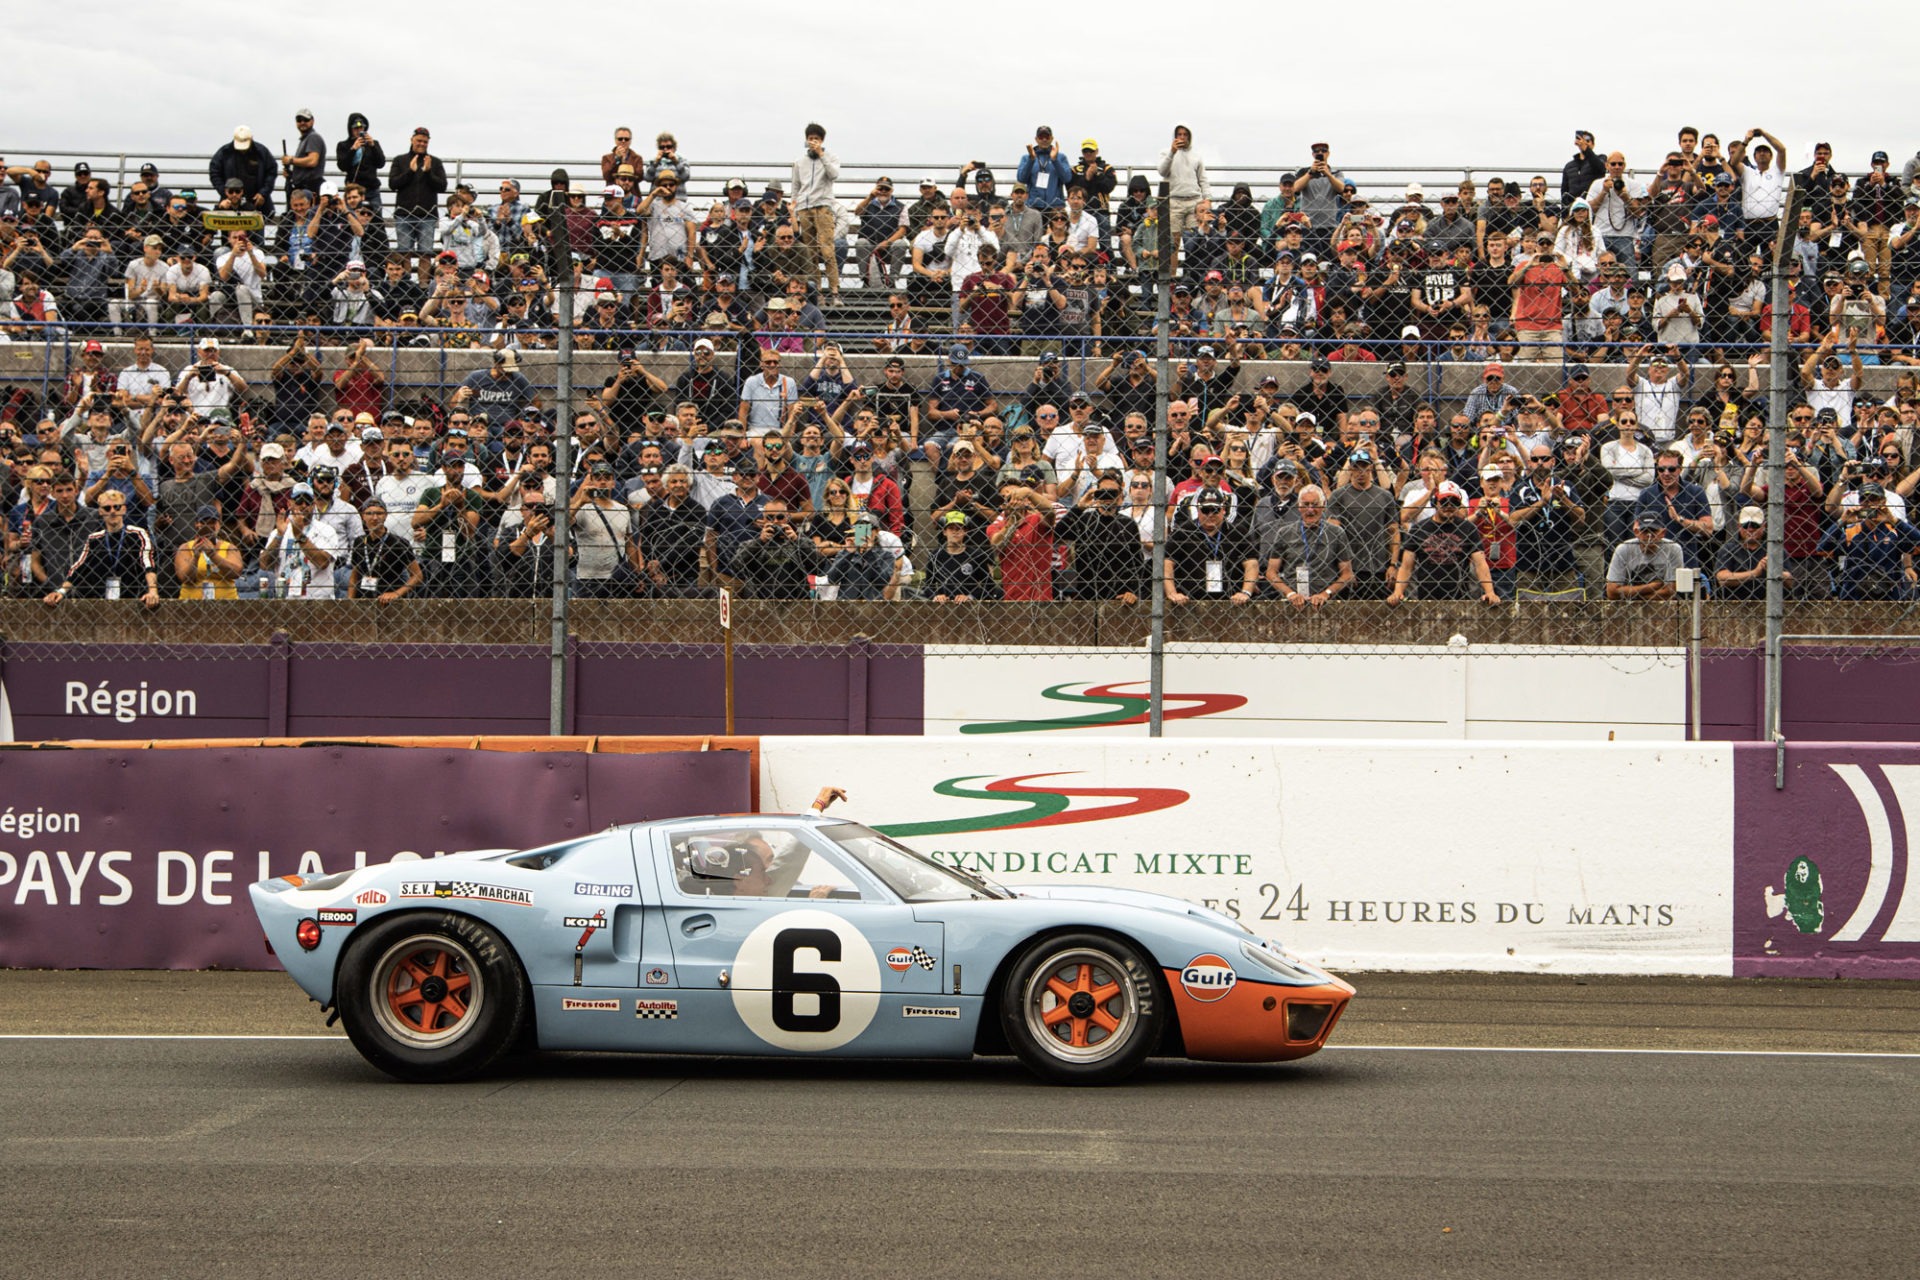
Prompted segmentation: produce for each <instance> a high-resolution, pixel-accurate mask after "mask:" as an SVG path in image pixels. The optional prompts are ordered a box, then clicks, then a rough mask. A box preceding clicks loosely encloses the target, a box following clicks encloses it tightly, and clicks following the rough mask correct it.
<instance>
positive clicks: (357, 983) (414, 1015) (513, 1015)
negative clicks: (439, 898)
mask: <svg viewBox="0 0 1920 1280" xmlns="http://www.w3.org/2000/svg"><path fill="white" fill-rule="evenodd" d="M337 987H338V994H337V998H336V999H337V1003H338V1004H339V1007H340V1020H341V1022H342V1024H343V1025H344V1026H345V1027H346V1030H347V1037H348V1038H349V1039H350V1040H352V1041H353V1044H354V1047H355V1048H356V1049H358V1050H360V1053H361V1055H362V1056H363V1057H365V1058H366V1060H367V1061H368V1062H371V1063H372V1064H373V1065H374V1066H376V1067H378V1068H380V1069H381V1070H382V1071H384V1072H386V1073H387V1074H388V1075H391V1076H394V1077H397V1078H398V1079H401V1080H409V1081H442V1080H459V1079H462V1078H464V1077H467V1076H471V1075H475V1074H477V1073H479V1072H481V1071H484V1070H486V1068H487V1067H489V1066H491V1065H492V1064H493V1063H494V1061H495V1060H496V1059H498V1058H499V1057H500V1055H501V1054H502V1053H504V1052H505V1051H506V1050H507V1049H509V1048H510V1047H511V1046H512V1045H513V1044H514V1042H515V1041H516V1040H517V1039H518V1038H519V1035H520V1030H521V1028H522V1026H523V1025H524V1024H525V1023H526V1018H527V989H526V979H525V977H524V975H522V973H521V972H520V965H519V963H518V962H517V961H516V960H515V959H514V958H513V953H512V952H511V951H510V950H509V949H508V948H507V944H506V942H505V940H504V939H502V938H501V937H500V935H499V934H498V933H496V932H494V931H493V930H492V929H490V928H488V927H487V926H486V925H484V924H481V923H480V922H479V921H477V920H471V919H468V918H467V917H465V916H457V915H450V914H448V915H422V914H415V915H404V916H392V917H389V918H386V919H382V920H379V921H376V922H375V923H373V924H371V925H369V926H368V927H367V928H366V929H364V930H362V931H361V932H360V933H359V934H358V935H357V936H356V937H355V938H354V939H353V941H352V942H351V943H349V944H348V947H347V953H346V955H345V956H344V957H343V958H342V960H341V962H340V976H339V981H338V984H337Z"/></svg>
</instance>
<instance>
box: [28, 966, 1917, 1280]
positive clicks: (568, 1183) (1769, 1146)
mask: <svg viewBox="0 0 1920 1280" xmlns="http://www.w3.org/2000/svg"><path fill="white" fill-rule="evenodd" d="M1357 984H1358V985H1359V987H1360V997H1359V998H1358V999H1357V1000H1356V1002H1355V1004H1354V1006H1353V1009H1352V1011H1351V1013H1350V1014H1349V1016H1348V1018H1347V1020H1346V1021H1345V1022H1344V1023H1343V1024H1342V1026H1341V1028H1340V1030H1339V1032H1338V1033H1337V1036H1336V1040H1337V1041H1338V1042H1339V1043H1340V1044H1342V1045H1343V1046H1344V1047H1342V1048H1338V1049H1330V1050H1328V1051H1327V1052H1325V1053H1322V1054H1321V1055H1319V1056H1318V1057H1316V1058H1313V1059H1309V1060H1308V1061H1306V1062H1302V1063H1296V1064H1291V1065H1286V1066H1279V1067H1224V1066H1210V1065H1198V1064H1186V1063H1176V1062H1155V1063H1152V1064H1149V1066H1148V1067H1147V1069H1145V1070H1144V1071H1142V1072H1141V1073H1140V1075H1139V1076H1138V1077H1136V1078H1135V1080H1134V1081H1133V1082H1131V1083H1129V1084H1127V1085H1125V1086H1122V1087H1118V1088H1113V1089H1102V1090H1061V1089H1053V1088H1047V1087H1044V1086H1041V1085H1038V1084H1035V1083H1033V1082H1031V1081H1030V1080H1029V1078H1028V1077H1027V1076H1026V1075H1025V1074H1024V1073H1023V1072H1022V1071H1021V1070H1020V1069H1019V1068H1018V1067H1017V1066H1016V1065H1015V1064H1013V1063H1012V1062H1011V1061H1006V1060H983V1061H980V1062H975V1063H972V1064H964V1065H962V1064H920V1063H860V1064H845V1063H839V1064H836V1063H821V1062H795V1061H791V1060H754V1061H718V1060H713V1059H693V1058H641V1057H616V1056H601V1055H553V1056H546V1057H540V1058H535V1059H533V1060H531V1061H530V1062H528V1063H524V1064H521V1065H519V1066H517V1067H516V1068H515V1070H514V1071H513V1072H512V1073H511V1074H507V1075H502V1076H500V1077H497V1078H494V1079H489V1080H485V1081H480V1082H476V1083H472V1084H465V1085H455V1086H442V1087H420V1086H404V1085H397V1084H392V1083H389V1082H388V1081H386V1079H385V1078H384V1077H382V1076H380V1075H378V1074H376V1073H375V1072H373V1071H372V1069H371V1068H368V1067H367V1066H365V1065H364V1064H363V1063H362V1062H361V1060H360V1058H359V1057H358V1055H357V1054H355V1053H354V1051H353V1050H352V1048H351V1047H350V1046H349V1045H348V1044H347V1043H346V1041H345V1040H344V1039H343V1038H341V1037H339V1036H338V1035H337V1034H333V1033H326V1032H324V1030H323V1028H322V1027H321V1025H320V1020H319V1018H318V1017H317V1016H316V1014H315V1013H314V1012H313V1011H312V1007H311V1006H309V1005H307V1004H306V1003H305V1001H304V998H303V997H301V996H300V995H299V994H298V993H297V992H296V991H294V990H293V988H292V985H291V984H290V983H289V982H288V981H287V979H286V978H284V977H283V976H280V975H256V974H37V973H0V1036H3V1037H4V1038H0V1275H4V1276H9V1277H11V1276H33V1277H42V1276H121V1275H126V1276H140V1277H142V1278H143V1280H151V1278H154V1277H166V1276H204V1275H214V1274H231V1275H244V1276H267V1275H273V1276H278V1275H290V1276H301V1277H327V1276H346V1275H353V1276H388V1275H392V1276H402V1275H405V1276H444V1275H484V1276H495V1275H498V1276H549V1275H551V1276H562V1275H564V1276H568V1277H591V1276H602V1275H615V1274H621V1275H637V1276H655V1275H674V1276H689V1277H702V1278H705V1277H729V1276H780V1277H814V1276H819V1277H865V1276H886V1277H889V1278H890V1280H899V1278H901V1277H909V1278H918V1277H924V1276H969V1277H971V1276H981V1277H989V1276H1046V1277H1071V1276H1092V1275H1098V1276H1103V1277H1114V1276H1178V1277H1189V1276H1192V1277H1213V1276H1262V1277H1267V1276H1293V1275H1306V1276H1314V1277H1330V1276H1366V1277H1369V1278H1370V1280H1392V1278H1394V1277H1401V1276H1408V1277H1414V1276H1418V1277H1429V1276H1528V1277H1544V1276H1607V1277H1641V1276H1676V1277H1681V1276H1684V1277H1718V1276H1727V1277H1736V1276H1737V1277H1741V1278H1742V1280H1750V1278H1753V1277H1765V1276H1783V1277H1785V1276H1793V1277H1800V1276H1809V1275H1815V1274H1834V1275H1854V1276H1901V1277H1904V1276H1911V1275H1914V1274H1915V1273H1916V1264H1915V1258H1916V1256H1917V1255H1920V1156H1917V1155H1916V1152H1920V1056H1913V1055H1916V1054H1920V984H1909V985H1901V984H1892V983H1786V982H1745V983H1734V982H1720V981H1710V980H1654V979H1631V980H1626V979H1606V980H1601V979H1592V980H1586V981H1578V980H1574V979H1569V978H1520V977H1512V978H1487V977H1460V976H1407V975H1362V976H1360V977H1359V978H1358V979H1357ZM210 1036H221V1037H239V1038H218V1039H214V1038H203V1037H210ZM38 1037H45V1038H38ZM76 1037H80V1038H76ZM276 1037H287V1038H276Z"/></svg>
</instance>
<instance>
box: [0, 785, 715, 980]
mask: <svg viewBox="0 0 1920 1280" xmlns="http://www.w3.org/2000/svg"><path fill="white" fill-rule="evenodd" d="M752 774H753V763H752V756H751V755H750V754H749V753H747V752H744V751H706V752H694V751H678V752H661V753H657V754H651V755H600V754H589V753H585V752H496V751H443V750H436V749H432V748H424V747H384V748H383V747H290V748H273V747H249V748H236V749H231V750H229V749H223V748H205V749H200V748H185V749H181V750H177V751H173V750H160V751H151V750H130V751H117V750H111V749H105V750H85V751H62V750H57V749H55V750H37V751H25V750H16V751H7V752H0V786H4V791H5V795H6V797H7V801H8V803H9V804H10V805H11V807H10V808H8V809H6V810H5V811H4V812H0V967H9V968H35V969H206V968H229V969H271V968H275V967H276V965H275V963H274V961H273V959H272V957H270V956H269V955H268V954H267V952H266V948H265V946H264V945H263V944H262V942H261V938H260V929H259V926H258V924H257V923H256V922H255V920H254V916H253V908H252V906H251V905H250V903H249V902H248V898H247V892H246V887H247V885H249V884H251V883H252V882H253V881H255V880H262V879H266V878H267V877H269V876H277V875H288V874H300V875H308V876H313V875H320V874H323V873H327V872H334V871H344V870H348V869H350V868H352V867H355V866H359V865H367V864H371V863H379V862H386V861H390V860H392V859H395V858H416V857H417V858H431V857H435V856H438V855H441V854H445V853H451V852H455V851H458V850H461V849H491V848H525V847H528V846H531V845H539V844H546V843H549V842H551V841H555V840H563V839H566V838H567V837H569V836H577V835H583V834H585V833H587V832H591V831H598V830H602V829H604V828H606V827H607V826H610V825H612V824H614V823H620V822H637V821H642V820H646V819H653V818H666V817H679V816H684V815H688V814H697V813H739V812H743V811H746V810H749V809H751V808H752V784H753V776H752Z"/></svg>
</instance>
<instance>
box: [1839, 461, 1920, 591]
mask: <svg viewBox="0 0 1920 1280" xmlns="http://www.w3.org/2000/svg"><path fill="white" fill-rule="evenodd" d="M1854 497H1855V500H1856V505H1855V506H1854V507H1853V508H1852V509H1850V510H1848V511H1846V512H1843V513H1842V517H1841V519H1840V521H1839V522H1838V523H1836V524H1834V525H1832V526H1831V527H1829V528H1828V529H1827V532H1826V533H1825V535H1823V536H1822V537H1821V539H1820V550H1821V551H1822V552H1826V553H1831V554H1832V556H1833V558H1834V595H1835V596H1836V597H1838V598H1839V599H1842V600H1906V599H1910V598H1912V596H1913V595H1914V593H1915V588H1916V587H1920V570H1916V567H1915V564H1914V553H1915V551H1920V529H1916V528H1915V527H1914V526H1913V525H1912V524H1909V523H1908V522H1907V521H1906V520H1905V519H1903V518H1901V517H1900V516H1898V515H1896V514H1895V513H1894V511H1893V510H1892V508H1891V507H1890V506H1889V505H1888V495H1887V492H1886V489H1885V487H1884V486H1883V485H1881V484H1880V483H1879V482H1878V481H1868V482H1866V483H1864V484H1862V485H1860V486H1859V489H1858V491H1857V493H1856V494H1855V495H1854Z"/></svg>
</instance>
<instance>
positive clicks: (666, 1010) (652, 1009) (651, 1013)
mask: <svg viewBox="0 0 1920 1280" xmlns="http://www.w3.org/2000/svg"><path fill="white" fill-rule="evenodd" d="M633 1016H634V1017H636V1018H648V1019H651V1018H669V1019H671V1018H677V1017H679V1016H680V1006H679V1005H678V1004H672V1005H664V1006H663V1005H652V1006H649V1005H642V1006H640V1007H639V1008H638V1009H635V1010H634V1011H633Z"/></svg>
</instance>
